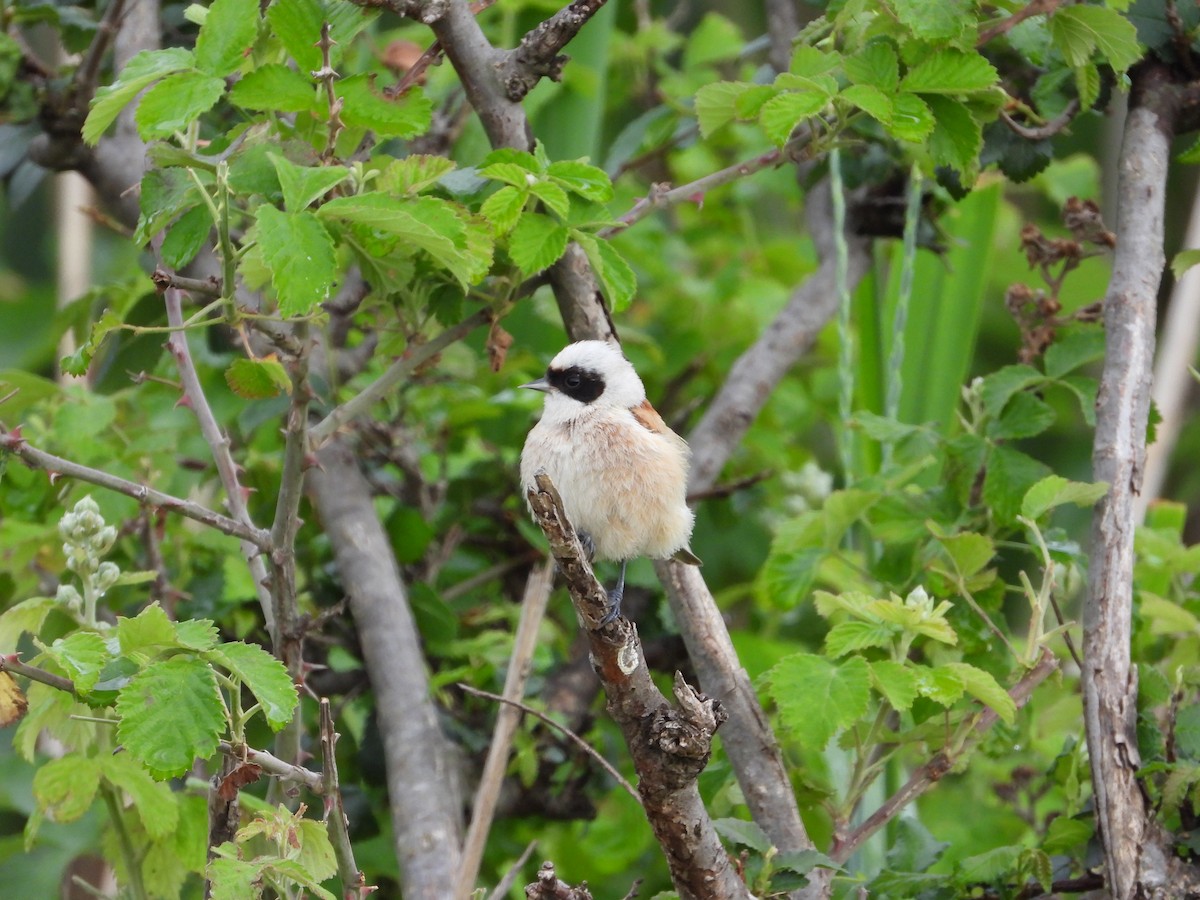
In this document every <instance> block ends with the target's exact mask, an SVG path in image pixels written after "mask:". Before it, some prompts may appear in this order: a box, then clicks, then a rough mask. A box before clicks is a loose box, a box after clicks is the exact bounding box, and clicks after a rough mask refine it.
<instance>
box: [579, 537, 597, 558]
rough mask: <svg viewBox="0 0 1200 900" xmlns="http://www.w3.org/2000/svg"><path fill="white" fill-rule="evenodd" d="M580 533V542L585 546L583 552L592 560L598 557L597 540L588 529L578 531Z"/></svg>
mask: <svg viewBox="0 0 1200 900" xmlns="http://www.w3.org/2000/svg"><path fill="white" fill-rule="evenodd" d="M576 533H577V534H578V535H579V543H580V545H581V546H582V547H583V553H584V555H585V556H586V557H587V558H588V562H591V561H592V560H593V559H595V558H596V542H595V541H593V540H592V536H591V535H590V534H588V533H587V532H586V531H580V532H576Z"/></svg>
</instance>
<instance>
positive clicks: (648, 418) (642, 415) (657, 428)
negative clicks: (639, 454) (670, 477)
mask: <svg viewBox="0 0 1200 900" xmlns="http://www.w3.org/2000/svg"><path fill="white" fill-rule="evenodd" d="M629 411H630V412H631V413H633V417H634V418H635V419H637V422H638V424H639V425H641V426H642V427H643V428H645V429H646V430H647V431H649V432H652V433H653V434H658V435H662V436H663V437H667V438H671V439H672V440H674V441H677V442H679V443H680V444H682V445H683V447H684V449H686V448H687V442H686V441H685V440H684V439H683V438H681V437H680V436H679V435H677V434H676V433H675V432H674V431H672V430H671V429H670V428H669V427H667V423H666V422H664V421H663V417H662V416H660V415H659V414H658V410H657V409H655V408H654V407H653V406H651V405H650V401H649V400H643V401H642V402H641V403H639V404H638V405H637V406H634V407H631V408H630V410H629Z"/></svg>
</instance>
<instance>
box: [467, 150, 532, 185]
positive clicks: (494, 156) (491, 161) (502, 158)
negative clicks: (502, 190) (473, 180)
mask: <svg viewBox="0 0 1200 900" xmlns="http://www.w3.org/2000/svg"><path fill="white" fill-rule="evenodd" d="M539 146H540V145H539ZM494 165H512V166H516V167H517V168H518V169H521V170H523V171H525V172H528V173H530V174H531V175H540V174H541V173H542V166H541V164H540V163H539V162H538V160H537V157H535V156H534V155H533V154H532V153H529V152H528V151H525V150H517V149H515V148H513V147H500V148H498V149H496V150H493V151H492V152H491V153H489V154H488V155H487V156H485V157H484V158H483V162H481V163H480V167H481V171H482V169H483V168H486V167H488V166H494ZM524 183H526V182H522V184H524Z"/></svg>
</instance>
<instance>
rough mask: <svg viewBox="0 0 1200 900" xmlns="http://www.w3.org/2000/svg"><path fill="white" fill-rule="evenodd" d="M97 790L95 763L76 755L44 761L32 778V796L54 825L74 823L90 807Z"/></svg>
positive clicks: (98, 765)
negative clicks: (56, 823) (57, 823)
mask: <svg viewBox="0 0 1200 900" xmlns="http://www.w3.org/2000/svg"><path fill="white" fill-rule="evenodd" d="M99 789H100V763H99V761H98V760H97V759H95V758H93V757H87V756H83V755H82V754H80V753H68V754H67V755H66V756H63V757H60V758H59V759H51V760H48V761H46V762H44V763H42V764H41V765H40V766H39V767H38V770H37V772H35V773H34V776H33V797H34V799H35V800H36V801H37V802H38V805H39V806H40V807H41V808H42V809H43V810H44V811H45V813H46V815H47V816H48V817H49V818H50V819H51V820H52V821H55V822H74V821H75V820H76V819H78V818H79V817H80V816H82V815H83V814H84V813H85V812H87V811H88V809H90V808H91V805H92V801H93V800H95V798H96V791H98V790H99Z"/></svg>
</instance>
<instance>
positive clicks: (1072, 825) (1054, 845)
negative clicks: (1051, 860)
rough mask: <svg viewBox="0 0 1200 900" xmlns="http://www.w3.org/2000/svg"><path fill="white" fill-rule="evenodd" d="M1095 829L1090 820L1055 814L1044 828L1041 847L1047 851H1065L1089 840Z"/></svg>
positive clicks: (1080, 845)
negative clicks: (1044, 833) (1044, 835)
mask: <svg viewBox="0 0 1200 900" xmlns="http://www.w3.org/2000/svg"><path fill="white" fill-rule="evenodd" d="M1095 830H1096V829H1095V826H1093V825H1092V824H1091V823H1090V822H1084V821H1081V820H1080V819H1072V818H1070V817H1069V816H1056V817H1055V818H1054V819H1053V820H1052V821H1051V822H1050V825H1049V826H1048V827H1047V828H1046V837H1045V838H1044V839H1043V840H1042V849H1043V850H1045V851H1046V852H1047V853H1066V852H1068V851H1070V850H1074V849H1075V848H1077V847H1082V846H1083V845H1084V844H1086V843H1087V842H1088V841H1090V840H1091V839H1092V835H1093V834H1094V833H1095Z"/></svg>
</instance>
